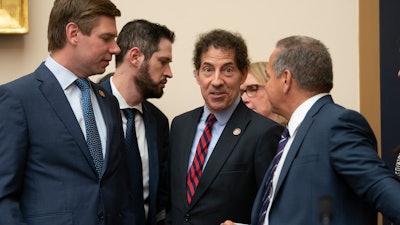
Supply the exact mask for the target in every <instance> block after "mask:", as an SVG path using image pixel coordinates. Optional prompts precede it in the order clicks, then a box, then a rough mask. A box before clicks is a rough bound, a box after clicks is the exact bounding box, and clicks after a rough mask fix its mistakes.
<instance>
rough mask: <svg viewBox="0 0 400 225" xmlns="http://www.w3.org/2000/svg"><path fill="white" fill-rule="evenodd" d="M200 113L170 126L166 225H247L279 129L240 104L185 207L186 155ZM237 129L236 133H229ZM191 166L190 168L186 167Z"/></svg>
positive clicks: (194, 111)
mask: <svg viewBox="0 0 400 225" xmlns="http://www.w3.org/2000/svg"><path fill="white" fill-rule="evenodd" d="M202 113H203V107H200V108H197V109H194V110H192V111H190V112H187V113H184V114H182V115H180V116H177V117H176V118H175V119H174V120H173V121H172V125H171V132H170V140H171V141H170V146H171V163H170V167H171V169H170V170H171V187H170V189H171V208H170V210H169V212H168V214H167V222H168V223H167V224H173V225H181V224H198V225H203V224H220V223H221V222H223V221H225V220H226V219H232V220H234V221H236V222H240V223H250V216H251V208H252V205H253V201H254V198H255V196H256V194H257V190H258V188H259V186H260V184H261V182H262V179H263V176H264V173H265V171H266V169H267V168H268V166H269V163H270V162H271V160H272V159H273V157H274V155H275V154H276V150H277V144H278V141H279V138H280V134H281V132H282V129H283V128H282V127H281V126H280V125H279V124H277V123H275V122H273V121H272V120H270V119H267V118H265V117H263V116H261V115H259V114H257V113H255V112H254V111H253V110H251V109H249V108H248V107H247V106H246V105H245V104H244V103H243V102H242V101H240V103H239V104H238V106H237V107H236V109H235V111H234V112H233V114H232V116H231V117H230V119H229V120H228V122H227V124H226V126H225V128H224V130H223V132H222V134H221V136H220V138H219V139H218V142H217V144H216V146H215V148H214V150H213V152H212V154H211V156H210V158H209V161H208V162H207V165H206V167H205V168H204V171H203V174H202V176H201V178H200V182H199V185H198V186H197V189H196V192H195V194H194V196H193V199H192V202H191V204H190V205H188V202H187V199H186V175H187V169H188V165H189V155H190V151H191V148H192V143H193V139H194V136H195V133H196V129H197V125H198V123H199V120H200V118H201V115H202ZM238 129H240V132H234V131H235V130H236V131H237V130H238ZM190 163H191V162H190Z"/></svg>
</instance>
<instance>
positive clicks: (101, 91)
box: [99, 90, 106, 98]
mask: <svg viewBox="0 0 400 225" xmlns="http://www.w3.org/2000/svg"><path fill="white" fill-rule="evenodd" d="M99 94H100V96H101V97H103V98H104V97H106V94H105V93H104V91H103V90H99Z"/></svg>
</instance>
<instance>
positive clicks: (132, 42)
mask: <svg viewBox="0 0 400 225" xmlns="http://www.w3.org/2000/svg"><path fill="white" fill-rule="evenodd" d="M161 38H166V39H167V40H169V41H170V42H171V43H174V41H175V33H174V32H173V31H171V30H170V29H168V28H167V27H166V26H163V25H160V24H158V23H152V22H149V21H147V20H143V19H140V20H133V21H130V22H128V23H127V24H125V25H124V27H123V28H122V30H121V32H120V33H119V35H118V37H117V44H118V46H119V48H120V49H121V52H120V53H119V54H118V55H117V56H116V57H115V62H116V66H118V65H119V64H121V63H122V61H123V58H124V56H125V54H126V53H127V52H128V51H129V49H131V48H133V47H138V48H140V50H141V51H142V52H143V54H144V57H145V60H149V59H150V58H151V56H152V55H153V54H154V52H156V51H158V50H159V43H160V40H161Z"/></svg>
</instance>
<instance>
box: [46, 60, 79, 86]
mask: <svg viewBox="0 0 400 225" xmlns="http://www.w3.org/2000/svg"><path fill="white" fill-rule="evenodd" d="M44 64H45V65H46V67H47V68H48V69H49V70H50V71H51V72H52V73H53V75H54V76H55V77H56V79H57V80H58V83H60V85H61V87H62V89H63V90H66V89H67V88H68V87H69V86H70V85H71V84H72V83H74V82H75V80H76V79H77V78H78V77H77V76H76V75H75V74H73V73H72V72H71V71H69V70H68V69H67V68H65V67H63V66H61V65H60V64H58V63H57V62H56V61H55V60H54V59H53V58H52V57H51V56H50V55H49V56H48V57H47V59H46V61H45V63H44Z"/></svg>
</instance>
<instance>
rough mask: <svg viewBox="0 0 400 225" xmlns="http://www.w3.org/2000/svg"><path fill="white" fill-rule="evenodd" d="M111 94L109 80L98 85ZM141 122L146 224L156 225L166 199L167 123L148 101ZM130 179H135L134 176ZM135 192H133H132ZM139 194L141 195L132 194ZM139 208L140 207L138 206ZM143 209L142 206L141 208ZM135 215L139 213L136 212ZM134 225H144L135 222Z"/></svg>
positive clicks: (162, 115) (166, 119)
mask: <svg viewBox="0 0 400 225" xmlns="http://www.w3.org/2000/svg"><path fill="white" fill-rule="evenodd" d="M100 85H101V86H102V87H104V89H106V90H107V91H109V92H110V93H112V91H111V84H110V79H107V80H105V81H103V82H102V83H101V84H100ZM142 106H143V115H142V116H143V121H144V126H145V130H146V139H147V147H148V155H149V162H148V163H149V178H150V180H149V189H150V190H149V193H150V194H149V198H150V199H148V200H147V201H148V203H149V215H148V221H147V224H150V225H156V224H157V218H156V215H157V213H159V212H160V211H162V210H165V207H166V204H167V199H168V193H169V192H168V171H167V158H168V152H169V122H168V118H167V117H166V116H165V115H164V113H162V112H161V111H160V110H159V109H158V108H157V107H156V106H154V105H153V104H152V103H150V102H148V101H146V100H145V101H143V102H142ZM131 179H136V178H135V177H134V176H132V177H131ZM133 192H135V190H133ZM134 194H141V195H143V193H134ZM138 207H140V206H138ZM141 207H142V208H143V206H141ZM136 213H141V212H138V210H136ZM136 224H144V223H143V222H142V221H137V222H136Z"/></svg>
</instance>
